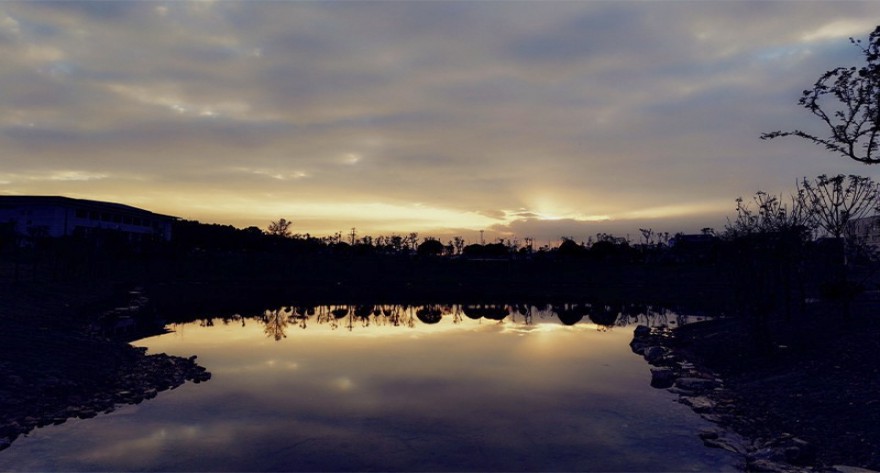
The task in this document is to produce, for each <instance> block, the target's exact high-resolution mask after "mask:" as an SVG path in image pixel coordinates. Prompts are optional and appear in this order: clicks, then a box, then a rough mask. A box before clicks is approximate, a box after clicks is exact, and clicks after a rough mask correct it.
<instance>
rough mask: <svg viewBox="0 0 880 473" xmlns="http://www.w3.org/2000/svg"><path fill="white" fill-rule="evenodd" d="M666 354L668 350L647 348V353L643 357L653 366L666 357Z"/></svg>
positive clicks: (653, 347)
mask: <svg viewBox="0 0 880 473" xmlns="http://www.w3.org/2000/svg"><path fill="white" fill-rule="evenodd" d="M666 352H667V351H666V349H665V348H663V347H661V346H652V347H648V348H646V349H645V353H644V354H643V355H642V356H644V357H645V361H647V362H648V363H650V364H652V365H653V364H654V363H656V362H658V361H660V359H662V358H663V357H664V356H666Z"/></svg>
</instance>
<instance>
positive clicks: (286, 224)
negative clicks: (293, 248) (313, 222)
mask: <svg viewBox="0 0 880 473" xmlns="http://www.w3.org/2000/svg"><path fill="white" fill-rule="evenodd" d="M291 224H293V222H291V221H289V220H287V219H283V218H281V219H278V221H276V222H269V228H268V229H267V230H266V233H268V234H269V235H276V236H281V237H289V236H290V225H291Z"/></svg>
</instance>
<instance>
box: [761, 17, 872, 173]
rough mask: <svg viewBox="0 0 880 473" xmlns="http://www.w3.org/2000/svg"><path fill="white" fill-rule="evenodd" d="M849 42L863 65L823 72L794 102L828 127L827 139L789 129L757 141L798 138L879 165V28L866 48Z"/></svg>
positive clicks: (767, 135)
mask: <svg viewBox="0 0 880 473" xmlns="http://www.w3.org/2000/svg"><path fill="white" fill-rule="evenodd" d="M850 42H852V43H853V44H854V45H855V46H856V47H858V48H859V49H861V50H862V54H863V55H864V56H865V65H864V66H862V67H837V68H835V69H832V70H830V71H828V72H826V73H825V74H823V75H822V77H820V78H819V80H818V81H816V83H815V84H814V85H813V88H812V89H810V90H805V91H804V92H803V95H802V96H801V98H800V100H799V101H798V104H799V105H800V106H802V107H804V108H806V109H807V110H809V111H810V113H812V114H813V115H815V116H816V117H818V118H819V119H820V120H821V121H822V123H824V124H825V125H826V126H827V127H828V129H829V131H830V132H831V134H830V136H828V137H827V138H822V137H819V136H817V135H814V134H811V133H807V132H805V131H802V130H793V131H774V132H771V133H764V134H763V135H761V139H772V138H777V137H780V136H798V137H801V138H804V139H806V140H809V141H812V142H813V143H815V144H818V145H822V146H824V147H825V148H826V149H828V150H829V151H831V152H834V153H837V154H840V155H842V156H844V157H847V158H851V159H854V160H856V161H859V162H862V163H866V164H877V163H880V156H878V154H877V153H878V139H880V26H878V27H877V28H875V29H874V32H873V33H871V34H870V36H869V37H868V44H867V46H864V45H863V43H862V41H861V40H857V39H853V38H850Z"/></svg>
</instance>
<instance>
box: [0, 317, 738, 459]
mask: <svg viewBox="0 0 880 473" xmlns="http://www.w3.org/2000/svg"><path fill="white" fill-rule="evenodd" d="M500 307H504V306H500ZM343 309H344V310H345V313H344V314H343ZM420 309H421V312H419V310H420ZM424 309H425V308H424V307H409V308H403V307H400V306H395V308H394V309H393V310H392V309H388V310H387V311H386V312H387V313H388V315H385V314H384V313H383V312H382V307H381V306H376V307H375V308H374V309H373V311H372V312H371V313H370V314H369V315H366V314H367V311H365V310H361V312H360V315H361V317H357V316H355V308H354V307H350V308H349V307H348V306H322V307H317V308H313V310H312V311H311V312H312V313H311V315H309V311H308V310H307V309H300V310H296V309H293V308H280V309H275V310H268V311H266V313H264V314H262V315H261V316H259V317H255V318H246V317H232V318H226V319H225V320H222V319H212V318H204V319H202V320H200V321H195V322H191V323H185V324H178V325H174V326H171V327H170V328H171V329H172V330H173V332H171V333H168V334H166V335H161V336H156V337H151V338H148V339H143V340H140V341H138V342H136V344H137V345H140V346H144V347H147V348H148V349H149V352H151V353H158V352H165V353H168V354H172V355H180V356H190V355H193V354H195V355H198V357H199V358H198V361H199V363H200V364H201V365H202V366H205V367H207V368H208V369H209V370H210V371H211V372H212V374H213V378H212V379H211V380H210V381H209V382H207V383H203V384H192V383H188V384H186V385H184V386H182V387H180V388H178V389H175V390H173V391H168V392H164V393H161V394H160V395H159V396H158V397H157V398H155V399H153V400H150V401H147V402H144V403H142V404H139V405H135V406H124V407H121V408H119V409H118V410H117V411H116V412H114V413H112V414H108V415H102V416H99V417H97V418H94V419H88V420H72V421H69V422H67V423H65V424H63V425H60V426H51V427H46V428H42V429H38V430H35V431H34V432H32V433H31V434H30V435H29V436H28V437H27V438H21V439H19V440H18V441H16V442H15V444H13V446H12V447H11V448H9V449H8V450H6V451H4V452H2V453H0V469H2V470H4V471H7V470H41V471H45V470H65V471H71V470H73V471H95V470H126V471H297V470H300V471H303V470H305V471H332V470H347V471H352V470H357V471H372V470H407V471H411V470H416V471H425V470H431V471H455V470H468V471H474V470H480V471H482V470H494V471H499V470H505V471H509V470H539V471H573V470H580V471H722V470H730V471H733V470H735V469H734V468H733V465H734V464H735V463H736V459H735V458H733V457H732V456H731V455H730V454H728V453H727V452H724V451H721V450H713V449H708V448H706V447H704V446H703V445H702V443H701V442H700V440H699V438H698V437H697V435H696V434H697V432H698V431H699V430H700V429H701V428H705V427H707V426H708V424H707V423H706V422H705V421H703V420H702V419H700V418H699V417H698V416H696V415H695V414H694V413H693V412H692V411H691V410H690V409H688V408H687V407H685V406H683V405H680V404H678V403H676V402H675V397H674V396H673V395H672V394H671V393H668V392H666V391H664V390H655V389H652V388H651V387H650V386H649V383H650V372H649V369H648V365H647V364H646V363H645V362H644V360H642V359H641V358H640V357H638V356H637V355H634V354H633V353H632V352H631V351H630V349H629V346H628V343H629V342H630V340H631V339H632V326H629V327H621V326H601V325H596V324H594V323H591V322H589V319H588V318H586V317H585V318H583V320H580V321H577V322H576V323H574V322H572V320H573V319H571V317H569V318H568V319H565V316H564V315H563V316H562V318H563V319H565V320H566V323H572V324H573V325H566V324H564V323H562V322H561V321H560V318H559V317H556V316H555V315H556V314H555V313H551V312H549V311H543V312H542V311H538V310H537V309H536V308H534V307H529V308H528V310H527V312H528V313H527V314H519V313H517V311H516V310H515V309H513V308H506V309H504V310H508V312H509V313H510V314H511V315H508V316H507V317H505V318H504V319H503V320H493V319H491V318H485V317H481V318H472V317H476V315H491V314H492V312H491V311H484V312H483V313H480V312H476V315H474V314H475V312H474V311H473V310H471V311H470V312H469V313H468V312H467V311H466V310H462V309H463V308H462V306H432V307H430V308H429V309H430V310H428V311H425V310H424ZM334 311H335V312H334ZM438 311H439V312H438ZM496 318H497V317H496ZM425 321H427V323H426V322H425Z"/></svg>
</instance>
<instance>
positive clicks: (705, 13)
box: [0, 1, 880, 244]
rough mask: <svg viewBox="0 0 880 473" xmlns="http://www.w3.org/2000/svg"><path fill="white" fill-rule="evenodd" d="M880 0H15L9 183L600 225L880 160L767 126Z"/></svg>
mask: <svg viewBox="0 0 880 473" xmlns="http://www.w3.org/2000/svg"><path fill="white" fill-rule="evenodd" d="M878 24H880V2H877V1H873V2H839V1H835V2H831V1H828V2H811V1H799V2H794V1H787V2H745V1H712V2H710V1H675V2H673V1H653V2H649V1H637V2H610V1H608V2H596V1H578V2H561V1H540V2H539V1H515V2H513V1H512V2H501V1H480V2H463V1H430V2H415V1H412V2H409V1H393V2H391V1H389V2H379V1H365V2H343V1H333V2H329V1H328V2H283V1H274V2H268V1H265V2H264V1H254V2H235V1H217V2H211V1H199V2H178V1H173V2H158V1H134V2H94V1H93V2H70V1H68V2H60V3H51V2H2V3H0V64H2V66H0V157H2V158H0V163H2V165H0V194H8V195H16V194H38V195H65V196H70V197H77V198H87V199H96V200H109V201H115V202H121V203H125V204H129V205H133V206H137V207H142V208H145V209H148V210H152V211H154V212H159V213H164V214H170V215H175V216H179V217H183V218H187V219H196V220H200V221H203V222H214V223H223V224H232V225H236V226H240V227H243V226H249V225H256V226H259V227H262V228H265V227H266V225H267V224H268V223H269V221H271V220H276V219H278V218H280V217H284V218H287V219H289V220H292V221H293V222H294V225H293V230H294V231H295V232H299V233H306V232H309V233H312V234H314V235H327V234H332V233H334V232H336V231H342V232H348V231H349V230H350V228H351V227H357V231H358V233H359V234H372V235H374V236H378V235H381V234H390V233H392V232H397V233H408V232H412V231H415V232H419V233H420V235H422V236H428V235H433V236H439V237H441V238H445V237H448V236H451V235H462V236H464V237H465V238H466V239H468V240H469V241H470V242H473V241H476V240H478V239H479V230H485V231H486V238H487V239H490V238H496V237H498V236H504V237H514V236H515V237H518V238H523V237H534V238H536V242H541V243H542V244H543V243H545V242H547V241H555V240H557V239H558V238H559V237H560V236H572V237H574V238H575V239H577V240H586V239H587V237H588V236H589V235H594V234H595V233H596V232H613V233H617V234H620V235H623V234H626V233H630V234H631V235H632V236H633V238H634V239H635V238H637V233H638V228H639V227H643V228H644V227H651V228H653V229H655V230H658V231H669V232H677V231H688V232H690V231H697V230H699V229H700V228H702V227H706V226H711V227H715V228H717V229H719V230H720V229H722V228H723V226H724V224H725V222H726V217H727V216H730V215H731V214H732V211H733V208H734V207H735V203H734V199H735V198H736V197H738V196H750V195H751V194H752V193H754V192H755V191H757V190H765V191H769V192H774V193H781V192H789V191H791V190H792V189H793V188H794V184H795V181H796V180H797V179H798V178H800V177H803V176H810V177H814V176H816V175H818V174H822V173H829V174H837V173H858V174H862V175H867V176H871V177H875V178H876V177H877V172H878V170H880V168H875V167H868V166H865V165H859V164H857V163H853V162H850V161H847V160H845V159H844V158H841V157H837V156H833V155H830V154H828V153H827V152H826V151H825V150H824V149H822V148H820V147H817V146H815V145H811V144H809V143H807V142H805V141H803V140H799V139H796V138H787V139H778V140H774V141H761V140H760V139H759V136H760V134H761V133H762V132H766V131H773V130H777V129H785V130H787V129H792V128H802V129H806V130H809V131H814V132H816V133H818V134H821V135H823V136H824V135H825V134H826V133H825V130H824V129H822V127H821V126H820V124H819V123H818V122H817V121H815V120H814V119H813V118H812V117H811V116H810V115H809V114H808V113H807V112H806V111H804V110H803V109H801V108H799V107H798V106H797V99H798V98H799V96H800V93H801V91H802V90H804V89H805V88H809V87H810V86H811V85H812V83H813V82H815V80H816V79H817V78H818V77H819V76H820V75H821V74H822V73H823V72H824V71H826V70H828V69H830V68H832V67H835V66H841V65H846V66H848V65H857V64H859V63H860V62H861V61H862V57H861V55H860V51H859V50H858V49H857V48H855V47H854V46H852V45H851V44H850V43H849V41H848V37H850V36H855V37H860V38H866V37H867V35H868V34H869V33H870V32H871V31H872V30H873V29H874V27H875V26H877V25H878Z"/></svg>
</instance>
